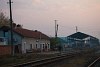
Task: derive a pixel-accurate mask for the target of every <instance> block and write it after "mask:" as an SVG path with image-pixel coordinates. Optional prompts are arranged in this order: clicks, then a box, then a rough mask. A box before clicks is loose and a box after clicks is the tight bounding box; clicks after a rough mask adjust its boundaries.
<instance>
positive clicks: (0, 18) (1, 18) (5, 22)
mask: <svg viewBox="0 0 100 67" xmlns="http://www.w3.org/2000/svg"><path fill="white" fill-rule="evenodd" d="M2 26H10V23H9V19H8V17H6V16H5V15H4V13H3V12H0V27H2Z"/></svg>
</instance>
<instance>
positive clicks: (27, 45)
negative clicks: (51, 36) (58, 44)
mask: <svg viewBox="0 0 100 67" xmlns="http://www.w3.org/2000/svg"><path fill="white" fill-rule="evenodd" d="M43 44H44V45H46V44H47V50H49V49H50V41H49V40H45V39H41V40H40V39H34V38H26V37H24V38H23V39H22V53H26V50H31V48H32V49H33V50H40V49H41V48H42V50H43ZM48 44H49V45H48ZM31 45H32V46H31Z"/></svg>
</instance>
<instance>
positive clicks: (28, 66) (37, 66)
mask: <svg viewBox="0 0 100 67" xmlns="http://www.w3.org/2000/svg"><path fill="white" fill-rule="evenodd" d="M80 53H81V52H73V53H72V52H71V53H68V54H62V55H59V56H56V57H52V58H46V59H42V60H37V61H31V62H27V63H23V64H18V65H14V66H12V67H42V66H43V65H46V64H49V63H53V62H55V61H59V60H62V59H66V58H71V57H73V56H76V55H78V54H80Z"/></svg>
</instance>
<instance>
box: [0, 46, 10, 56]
mask: <svg viewBox="0 0 100 67" xmlns="http://www.w3.org/2000/svg"><path fill="white" fill-rule="evenodd" d="M8 54H11V46H7V45H5V46H4V45H2V46H1V45H0V55H8Z"/></svg>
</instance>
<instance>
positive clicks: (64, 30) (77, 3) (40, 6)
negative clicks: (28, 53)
mask: <svg viewBox="0 0 100 67" xmlns="http://www.w3.org/2000/svg"><path fill="white" fill-rule="evenodd" d="M8 1H9V0H0V11H2V12H4V14H5V15H6V16H8V17H9V4H7V2H8ZM12 1H13V3H12V13H13V21H14V22H15V23H17V24H21V25H23V27H24V28H26V29H30V30H39V31H41V32H43V33H45V34H47V35H48V36H54V35H55V21H54V20H57V24H58V25H59V26H58V36H60V37H63V36H64V37H65V36H68V35H70V34H73V33H75V31H76V30H75V27H76V26H77V27H78V31H79V32H83V33H86V34H89V35H92V36H94V37H97V38H100V0H12Z"/></svg>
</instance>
